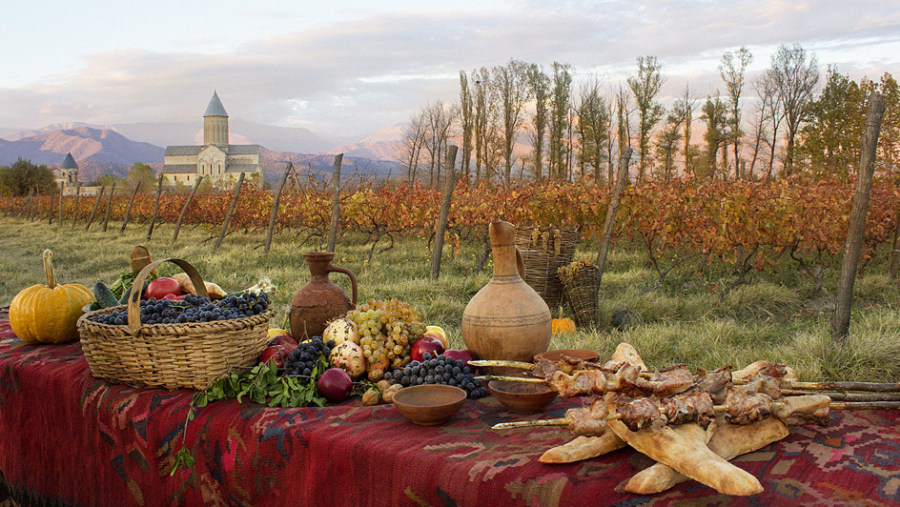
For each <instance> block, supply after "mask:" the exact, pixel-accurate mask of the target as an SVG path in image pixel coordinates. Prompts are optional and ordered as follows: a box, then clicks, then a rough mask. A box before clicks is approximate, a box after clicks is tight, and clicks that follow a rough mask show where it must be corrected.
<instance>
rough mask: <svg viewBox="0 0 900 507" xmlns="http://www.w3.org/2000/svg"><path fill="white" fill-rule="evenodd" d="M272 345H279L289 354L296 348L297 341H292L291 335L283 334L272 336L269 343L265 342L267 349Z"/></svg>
mask: <svg viewBox="0 0 900 507" xmlns="http://www.w3.org/2000/svg"><path fill="white" fill-rule="evenodd" d="M272 345H281V346H282V347H284V348H286V349H287V350H288V352H291V351H293V350H294V349H296V348H297V340H294V338H292V337H291V335H289V334H287V333H284V334H280V335H277V336H273V337H272V338H271V339H270V340H269V341H267V342H266V346H267V347H271V346H272Z"/></svg>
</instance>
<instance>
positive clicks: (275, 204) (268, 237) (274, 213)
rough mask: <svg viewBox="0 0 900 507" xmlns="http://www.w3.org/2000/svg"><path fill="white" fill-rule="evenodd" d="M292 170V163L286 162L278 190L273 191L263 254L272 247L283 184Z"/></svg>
mask: <svg viewBox="0 0 900 507" xmlns="http://www.w3.org/2000/svg"><path fill="white" fill-rule="evenodd" d="M293 169H294V163H293V162H288V163H287V167H285V168H284V174H283V175H282V176H281V182H279V183H278V190H276V191H275V200H274V201H272V210H271V211H269V228H268V229H267V230H266V247H265V253H269V247H270V246H271V245H272V232H273V231H274V230H275V220H276V219H277V218H278V204H279V203H280V202H281V192H282V191H283V190H284V184H285V183H287V179H288V176H289V175H290V174H291V171H292V170H293Z"/></svg>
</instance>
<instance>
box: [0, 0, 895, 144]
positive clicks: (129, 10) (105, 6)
mask: <svg viewBox="0 0 900 507" xmlns="http://www.w3.org/2000/svg"><path fill="white" fill-rule="evenodd" d="M0 8H2V12H3V18H5V22H4V23H3V24H2V25H3V36H2V42H0V104H2V107H0V128H3V129H7V130H8V129H26V128H27V129H35V128H42V127H45V126H47V125H50V124H54V123H69V122H84V123H89V124H97V125H112V124H122V123H143V122H154V123H189V122H197V123H198V126H199V125H200V122H201V121H202V120H201V117H202V113H203V111H204V110H205V108H206V104H207V103H208V101H209V98H210V96H211V95H212V92H213V91H214V90H215V91H217V93H218V95H219V97H220V98H221V100H222V102H223V104H224V105H225V108H226V110H227V111H228V113H229V115H230V116H231V118H239V119H242V120H245V121H250V122H254V123H260V124H265V125H273V126H280V127H303V128H307V129H310V130H312V131H313V132H315V133H318V134H320V135H324V136H342V137H354V136H357V137H362V136H365V135H367V134H370V133H372V132H374V131H377V130H379V129H382V128H387V127H391V126H394V125H397V124H402V123H404V122H406V121H408V120H409V119H410V117H411V116H413V115H416V114H417V113H418V112H420V111H421V110H422V109H423V108H424V107H426V106H428V105H429V104H433V103H435V102H437V101H438V100H440V101H442V102H443V103H445V104H448V103H452V102H456V101H458V96H459V72H460V71H461V70H463V71H467V72H469V71H472V70H474V69H477V68H480V67H488V68H490V67H493V66H497V65H503V64H504V63H506V62H507V61H509V60H510V59H511V58H513V59H517V60H522V61H525V62H528V63H536V64H539V65H541V66H543V67H544V68H545V70H549V69H550V66H551V65H552V64H553V62H554V61H557V62H560V63H567V64H569V65H571V66H572V69H573V72H574V83H575V87H576V91H577V88H578V86H580V85H582V84H583V83H585V82H587V81H588V80H592V79H597V80H599V82H600V83H601V84H603V85H604V86H606V87H608V88H609V89H613V88H615V87H618V86H619V84H620V83H624V82H625V79H626V78H627V77H628V76H629V75H632V74H634V73H635V72H636V69H637V65H636V63H635V60H636V58H637V57H638V56H644V55H648V56H655V57H657V59H658V61H659V63H660V64H661V73H662V76H663V78H664V79H665V84H664V87H663V89H662V92H661V95H660V99H662V100H664V101H665V100H666V99H667V98H671V97H674V96H679V95H681V94H682V93H683V92H684V89H685V87H686V86H689V87H690V89H691V90H692V93H693V94H695V95H697V96H699V97H705V96H706V95H708V94H714V93H715V92H716V91H717V90H720V91H722V92H723V94H724V89H725V88H724V86H723V84H722V81H721V78H720V77H719V73H718V65H719V62H720V59H721V57H722V55H723V54H724V53H725V52H726V51H735V50H737V49H738V48H740V47H742V46H745V47H747V48H748V49H749V50H750V51H751V53H752V54H753V62H752V64H751V65H750V67H749V69H748V73H747V77H748V78H749V79H750V80H752V79H753V78H754V77H755V76H757V75H759V74H760V73H762V72H763V71H764V70H765V69H766V68H768V67H769V66H770V63H771V56H772V55H773V54H774V53H775V51H776V50H777V48H778V46H779V45H780V44H785V45H792V44H800V45H801V46H802V47H803V48H804V49H805V50H806V51H807V52H808V53H809V54H810V55H813V56H815V58H816V59H817V61H818V66H819V69H820V72H821V74H822V76H823V78H822V80H821V81H822V82H824V75H825V71H826V68H827V66H828V65H835V66H836V67H837V70H838V71H839V72H841V73H842V74H848V75H850V77H851V78H852V79H856V80H858V79H861V78H862V77H863V76H868V77H870V78H875V79H876V80H877V79H878V78H880V77H881V75H882V74H884V73H885V72H890V73H892V74H893V75H894V76H895V77H896V76H897V75H898V74H900V1H897V0H880V1H872V0H863V1H859V0H840V1H830V0H829V1H826V0H819V1H792V0H783V1H773V0H734V1H716V0H702V1H694V0H659V1H649V2H640V1H630V0H624V1H619V0H603V1H574V0H533V1H532V0H526V1H513V0H501V1H494V0H452V1H448V0H440V1H433V0H416V1H406V0H404V1H391V0H376V1H372V0H366V1H351V0H331V1H327V2H313V1H310V0H294V1H261V2H247V1H231V0H220V1H215V2H210V1H205V0H197V1H191V2H184V1H172V0H155V1H153V2H145V1H144V2H138V1H120V2H109V1H95V0H82V1H79V2H72V1H69V0H64V1H60V0H51V1H39V2H16V1H13V0H0ZM746 94H752V89H750V87H748V89H747V92H746Z"/></svg>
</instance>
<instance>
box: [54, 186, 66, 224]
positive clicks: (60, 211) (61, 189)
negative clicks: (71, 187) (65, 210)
mask: <svg viewBox="0 0 900 507" xmlns="http://www.w3.org/2000/svg"><path fill="white" fill-rule="evenodd" d="M65 189H66V184H65V183H63V182H62V181H60V182H59V219H58V220H57V221H56V223H58V224H59V225H62V224H63V223H62V201H63V199H62V198H63V192H64V191H65Z"/></svg>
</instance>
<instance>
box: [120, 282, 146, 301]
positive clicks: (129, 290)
mask: <svg viewBox="0 0 900 507" xmlns="http://www.w3.org/2000/svg"><path fill="white" fill-rule="evenodd" d="M148 285H150V282H144V288H143V289H142V290H141V295H142V296H143V293H144V292H145V291H146V290H147V286H148ZM131 287H134V285H131V286H129V287H128V288H127V289H125V293H124V294H122V297H121V298H119V304H120V305H127V304H128V296H130V295H131Z"/></svg>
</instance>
